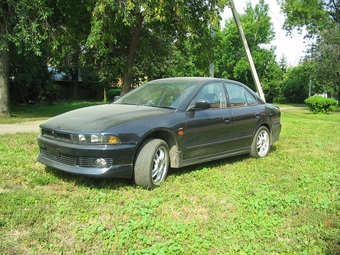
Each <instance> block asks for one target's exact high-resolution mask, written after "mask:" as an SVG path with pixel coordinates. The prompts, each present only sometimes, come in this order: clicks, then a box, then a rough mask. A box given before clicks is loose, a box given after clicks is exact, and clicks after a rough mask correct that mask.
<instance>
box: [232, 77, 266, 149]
mask: <svg viewBox="0 0 340 255" xmlns="http://www.w3.org/2000/svg"><path fill="white" fill-rule="evenodd" d="M225 86H226V89H227V92H228V96H229V103H230V108H231V113H232V123H233V133H232V138H233V139H234V144H233V146H234V148H235V149H241V148H245V147H248V146H250V145H251V143H252V140H253V133H254V130H255V128H256V126H257V125H258V122H259V121H260V118H261V108H260V107H259V105H258V103H257V101H256V99H255V97H254V96H253V95H251V94H250V93H249V92H248V91H247V90H246V89H244V88H243V86H241V85H238V84H233V83H225Z"/></svg>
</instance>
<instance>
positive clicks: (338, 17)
mask: <svg viewBox="0 0 340 255" xmlns="http://www.w3.org/2000/svg"><path fill="white" fill-rule="evenodd" d="M278 2H280V3H281V9H282V11H283V13H284V14H285V16H286V20H285V23H284V28H285V29H286V30H287V31H288V32H291V31H292V30H293V29H298V30H300V31H301V30H302V28H305V29H306V30H307V31H308V36H309V37H314V38H316V44H314V43H313V44H311V46H310V47H311V48H310V54H311V56H310V59H312V62H315V65H314V66H315V68H314V69H313V70H314V74H315V78H316V80H315V82H316V83H317V84H320V85H321V86H323V90H324V91H328V92H332V93H336V94H338V95H339V94H340V85H339V83H340V80H339V78H340V76H339V75H338V73H339V70H340V66H339V65H338V62H339V54H340V51H339V49H340V42H339V40H338V38H339V37H338V36H339V35H340V33H339V26H340V1H339V0H305V1H295V0H282V1H278ZM316 89H318V88H316Z"/></svg>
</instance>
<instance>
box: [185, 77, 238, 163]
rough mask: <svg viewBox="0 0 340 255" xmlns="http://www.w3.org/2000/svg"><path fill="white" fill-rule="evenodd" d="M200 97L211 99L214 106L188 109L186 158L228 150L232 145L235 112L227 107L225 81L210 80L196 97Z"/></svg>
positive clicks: (221, 152)
mask: <svg viewBox="0 0 340 255" xmlns="http://www.w3.org/2000/svg"><path fill="white" fill-rule="evenodd" d="M197 99H206V100H208V101H209V102H210V108H209V109H202V110H195V111H188V112H187V113H186V129H185V143H186V146H185V151H184V153H183V159H190V158H195V157H209V155H211V156H218V155H219V154H225V152H226V151H227V150H229V149H230V148H231V145H232V137H231V136H232V122H231V117H232V116H231V115H232V113H231V109H230V108H227V103H226V96H225V90H224V89H223V86H222V83H219V82H214V83H208V84H206V85H205V86H204V87H203V88H202V89H201V90H200V92H199V93H198V94H197V95H196V97H195V98H194V100H197Z"/></svg>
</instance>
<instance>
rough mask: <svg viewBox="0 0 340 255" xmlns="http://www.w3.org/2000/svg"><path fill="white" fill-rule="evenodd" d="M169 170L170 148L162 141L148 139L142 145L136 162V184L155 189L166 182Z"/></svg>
mask: <svg viewBox="0 0 340 255" xmlns="http://www.w3.org/2000/svg"><path fill="white" fill-rule="evenodd" d="M168 169H169V148H168V145H167V143H166V142H165V141H163V140H161V139H148V140H146V141H145V142H143V143H142V145H141V146H140V148H139V150H138V152H137V158H136V161H135V167H134V178H135V183H136V184H137V185H138V186H141V187H143V188H146V189H154V188H156V187H158V186H159V185H160V184H161V182H162V181H164V180H165V178H166V176H167V173H168Z"/></svg>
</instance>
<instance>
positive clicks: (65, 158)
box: [40, 149, 77, 166]
mask: <svg viewBox="0 0 340 255" xmlns="http://www.w3.org/2000/svg"><path fill="white" fill-rule="evenodd" d="M40 154H41V156H42V157H44V158H47V159H49V160H52V161H55V162H58V163H61V164H64V165H69V166H75V165H77V158H76V157H74V156H71V155H66V154H62V153H60V154H58V155H55V154H52V153H50V152H48V151H47V150H44V149H41V150H40Z"/></svg>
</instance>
